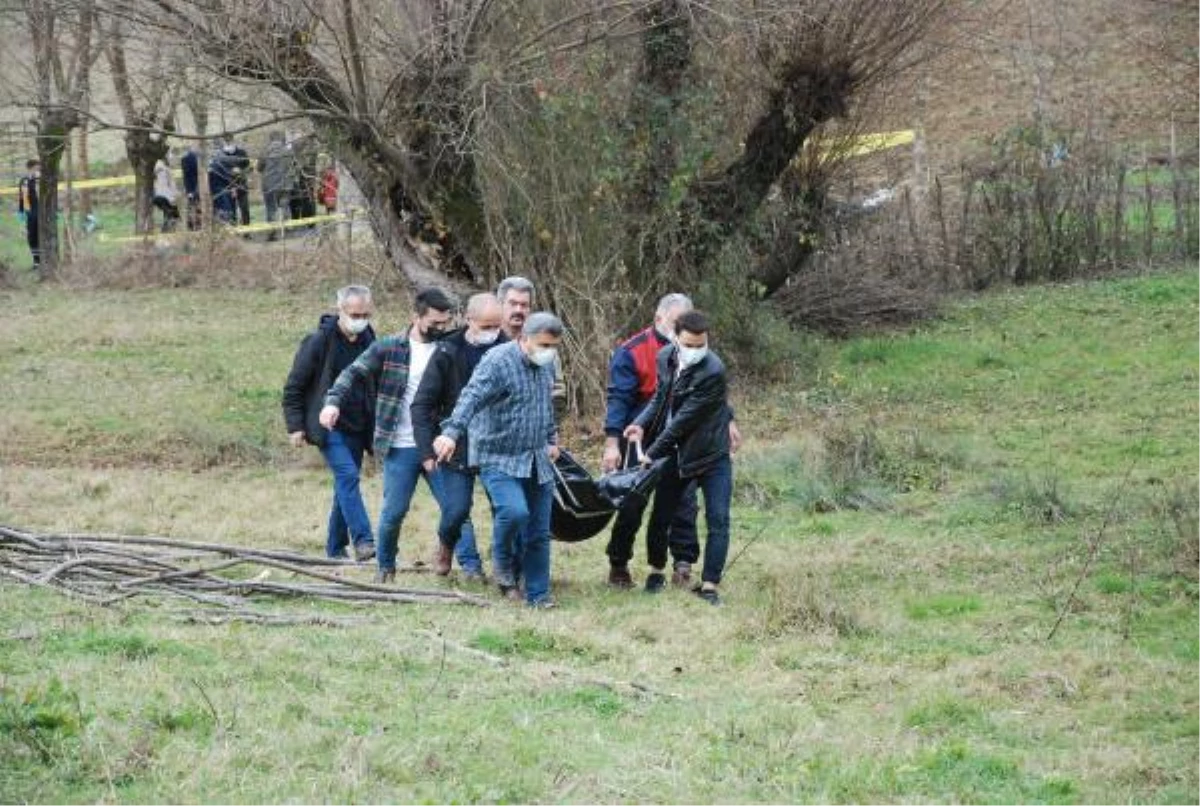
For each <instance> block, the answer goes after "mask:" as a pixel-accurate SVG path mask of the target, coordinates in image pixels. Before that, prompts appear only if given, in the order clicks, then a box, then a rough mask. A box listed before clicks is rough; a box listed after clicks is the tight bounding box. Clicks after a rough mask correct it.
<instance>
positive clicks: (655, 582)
mask: <svg viewBox="0 0 1200 806" xmlns="http://www.w3.org/2000/svg"><path fill="white" fill-rule="evenodd" d="M666 587H667V578H666V576H665V575H663V574H659V573H654V574H650V575H649V576H647V577H646V587H645V589H644V590H645V592H646V593H662V592H663V590H665V589H666Z"/></svg>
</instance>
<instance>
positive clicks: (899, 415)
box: [0, 269, 1200, 803]
mask: <svg viewBox="0 0 1200 806" xmlns="http://www.w3.org/2000/svg"><path fill="white" fill-rule="evenodd" d="M331 283H332V281H331ZM1198 293H1200V289H1198V283H1197V275H1196V272H1195V270H1194V269H1189V270H1186V271H1181V272H1178V273H1172V274H1163V275H1155V276H1147V277H1139V278H1130V279H1119V280H1110V281H1104V282H1094V283H1087V284H1077V285H1071V286H1061V287H1043V288H1026V289H1020V290H1013V291H1007V292H1003V293H997V294H990V295H987V296H981V297H973V298H970V299H967V300H964V301H963V302H961V303H960V304H958V305H956V306H953V307H952V309H951V310H950V311H949V312H948V314H947V316H946V317H945V318H944V319H943V320H941V321H939V322H936V323H931V324H929V325H927V326H925V327H923V328H921V329H920V330H917V331H914V332H911V333H908V334H903V335H895V336H880V337H873V338H863V339H858V340H854V341H849V342H843V343H826V344H820V345H817V349H819V351H820V355H819V356H817V357H815V358H809V359H806V361H805V365H807V366H816V367H819V368H820V369H819V371H818V372H817V373H815V374H812V375H809V376H806V377H798V378H796V379H795V380H794V382H792V383H790V384H787V385H783V386H779V387H776V388H772V389H749V388H746V386H745V385H743V386H742V387H741V388H740V390H739V391H740V399H739V400H738V401H737V402H738V406H739V412H740V414H739V419H740V420H741V421H742V424H743V429H744V431H745V432H746V434H747V445H746V447H745V448H744V450H743V452H742V453H741V454H740V455H739V457H738V459H737V462H736V474H737V479H736V491H735V498H736V501H735V512H734V527H733V536H732V539H733V544H732V548H731V554H730V556H731V559H733V562H732V564H731V566H730V568H729V573H728V576H727V580H726V584H725V585H724V592H725V597H726V603H725V605H724V606H723V607H721V608H711V607H709V606H707V605H705V604H703V603H701V602H699V601H698V600H695V598H694V597H691V596H688V595H685V594H684V593H682V592H678V591H672V592H669V593H668V594H666V595H664V596H662V597H657V598H649V597H646V596H644V595H642V594H641V593H637V592H631V593H618V592H612V591H609V590H607V589H606V588H605V587H604V585H603V579H604V574H605V571H606V560H605V557H604V554H603V549H604V539H603V538H597V539H594V540H591V541H588V542H585V543H582V544H576V545H572V546H567V545H561V544H556V545H555V555H554V569H553V570H554V588H555V593H556V596H557V598H558V600H559V602H560V604H561V607H560V608H559V609H558V610H556V611H550V612H530V611H527V610H525V609H523V608H519V607H515V606H511V605H508V604H505V603H503V602H501V601H500V599H499V598H498V597H497V596H495V595H494V594H492V593H491V592H490V591H489V592H488V594H487V595H488V596H489V598H490V600H491V601H492V602H493V606H492V607H489V608H485V609H477V608H469V607H456V606H447V605H442V606H418V605H389V606H380V607H375V608H372V609H369V610H361V609H350V608H339V607H333V606H325V607H319V606H317V605H312V604H304V603H295V602H293V603H290V604H288V603H266V604H264V605H262V606H263V607H267V608H272V609H274V610H277V611H279V612H286V613H304V614H307V613H313V612H321V613H329V614H336V615H339V616H352V617H356V618H362V619H364V623H362V624H361V625H359V626H354V627H347V628H337V627H315V626H313V627H294V626H293V627H264V626H255V625H246V624H229V625H222V626H209V625H196V624H189V623H186V622H185V621H183V620H182V619H181V618H180V614H179V612H178V611H177V610H176V609H175V607H176V605H174V604H172V603H169V602H158V603H152V602H150V601H146V600H143V601H139V600H134V601H133V602H130V603H128V604H125V605H121V606H114V607H111V608H105V609H101V608H95V607H89V606H86V605H83V604H80V603H77V602H73V601H71V600H68V599H64V598H62V597H60V596H59V595H57V594H56V593H54V592H51V591H48V590H43V589H30V588H27V587H24V586H21V585H19V584H16V583H14V582H11V581H7V580H4V581H0V641H2V642H3V643H2V646H3V651H2V652H0V758H2V759H3V762H2V763H0V801H3V802H14V801H39V802H46V801H53V802H77V801H88V802H96V801H105V802H109V801H111V802H146V801H158V802H185V801H186V802H197V801H206V802H207V801H221V802H264V801H269V802H280V801H305V802H310V801H311V802H316V801H322V802H371V801H391V802H478V801H485V802H535V801H536V802H547V801H549V802H613V801H621V802H628V801H637V802H661V801H670V802H693V803H709V802H724V803H730V802H749V801H756V802H811V801H822V802H930V801H946V802H979V803H995V802H1043V803H1097V802H1105V803H1126V802H1138V803H1142V802H1155V803H1195V802H1197V801H1198V800H1200V791H1198V782H1197V762H1198V751H1197V739H1198V735H1200V724H1198V723H1200V720H1198V696H1197V686H1198V660H1200V658H1198V653H1200V647H1198V640H1197V591H1198V588H1197V582H1196V572H1197V566H1196V563H1197V558H1196V548H1197V545H1196V544H1197V534H1196V516H1197V477H1198V476H1200V468H1198V466H1197V464H1198V462H1197V445H1198V442H1200V435H1198V433H1197V431H1198V427H1197V418H1198V405H1197V384H1198V366H1200V356H1198V351H1197V296H1198ZM0 298H2V299H3V301H4V303H5V307H6V310H7V315H6V316H5V318H4V319H3V321H2V322H0V377H2V378H3V379H4V395H3V400H2V402H0V523H5V524H9V525H14V526H18V527H22V528H26V529H31V530H36V531H67V530H70V531H88V532H114V533H122V534H141V533H146V534H164V535H171V536H174V537H179V538H190V539H204V540H214V541H220V542H229V543H238V544H246V545H256V546H277V547H284V548H290V549H300V550H307V551H311V552H313V553H318V552H319V551H320V548H321V546H322V544H323V537H322V524H323V522H324V518H325V514H326V507H327V501H328V495H329V482H328V478H327V475H326V473H325V471H324V470H323V468H322V466H321V464H320V461H319V457H318V456H317V454H316V453H315V451H312V450H311V449H309V450H307V451H293V450H291V449H289V448H288V447H287V446H286V441H285V439H284V434H283V426H282V423H281V418H280V415H279V410H278V398H279V389H280V386H281V385H282V382H283V378H284V376H285V374H286V371H287V368H288V366H289V362H290V360H291V356H292V352H293V350H294V348H295V345H296V343H297V340H298V339H299V337H300V336H301V335H302V333H303V332H304V331H305V330H306V329H308V328H310V327H311V326H312V325H313V323H314V321H315V314H316V312H317V309H318V308H319V307H320V305H321V301H320V300H318V298H317V295H315V294H313V295H311V296H307V297H306V296H302V295H296V294H293V295H288V294H283V293H270V292H247V291H219V290H199V289H183V290H156V291H138V292H128V293H117V292H108V291H79V290H66V289H62V288H59V287H56V286H47V287H41V288H36V289H26V290H20V291H10V292H3V293H0ZM398 323H399V317H398V315H397V311H396V308H394V307H392V306H387V305H386V303H385V307H384V316H383V324H384V326H385V329H390V328H391V327H394V326H396V325H397V324H398ZM573 447H576V448H577V449H578V450H577V452H578V453H583V454H585V455H587V456H588V457H589V459H590V460H591V462H590V463H592V464H594V463H595V462H596V461H597V460H598V455H599V451H598V448H597V446H573ZM366 493H367V497H368V504H369V507H370V509H371V510H372V512H373V513H375V512H377V511H378V504H379V500H380V483H379V478H378V475H375V474H373V475H371V476H370V478H369V479H368V480H367V483H366ZM484 511H485V509H484V507H483V506H482V505H481V506H480V508H479V510H478V512H480V513H482V512H484ZM434 515H435V510H434V507H433V505H432V502H431V501H430V499H429V496H428V495H427V493H425V492H419V493H418V496H417V500H416V502H415V507H414V510H413V512H412V513H411V514H410V516H409V519H408V521H407V522H406V524H405V528H404V531H403V533H402V536H401V557H402V560H403V561H405V562H411V561H412V560H414V559H418V558H424V557H426V556H427V555H428V554H429V552H430V549H431V542H432V535H433V522H434ZM478 520H479V521H480V526H481V531H482V532H483V534H484V535H486V528H485V523H486V520H487V519H486V517H485V516H482V515H481V516H480V517H479V518H478ZM484 542H486V540H484ZM641 550H642V549H641V542H640V541H639V545H638V551H639V554H640V552H641ZM1089 556H1091V557H1092V558H1093V559H1092V561H1091V562H1089V561H1088V557H1089ZM638 570H639V571H642V572H644V569H638ZM352 573H355V574H359V575H361V576H362V577H363V578H364V579H365V578H368V575H369V573H370V570H369V569H367V568H363V569H359V570H355V571H353V572H352ZM639 575H640V574H639ZM0 579H2V578H0ZM404 583H405V584H411V585H428V586H436V585H439V584H448V585H454V584H456V582H455V580H454V579H453V578H451V580H450V581H448V582H440V581H437V580H433V579H431V578H429V577H428V576H423V575H405V577H404ZM1073 591H1074V592H1073ZM1072 592H1073V593H1072ZM1056 622H1059V623H1058V626H1057V629H1055V624H1056ZM1051 632H1054V635H1053V637H1052V638H1051V637H1050V634H1051Z"/></svg>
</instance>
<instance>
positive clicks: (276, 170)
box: [258, 131, 292, 239]
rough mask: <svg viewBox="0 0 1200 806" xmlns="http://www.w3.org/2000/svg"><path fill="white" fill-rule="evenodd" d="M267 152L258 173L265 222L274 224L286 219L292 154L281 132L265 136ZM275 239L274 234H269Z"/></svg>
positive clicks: (260, 163)
mask: <svg viewBox="0 0 1200 806" xmlns="http://www.w3.org/2000/svg"><path fill="white" fill-rule="evenodd" d="M267 140H268V141H267V150H266V151H265V152H264V153H263V156H262V159H260V160H259V161H258V172H259V174H260V175H261V176H262V192H263V203H264V204H266V206H267V221H269V222H271V223H272V224H274V223H276V216H277V215H278V216H279V219H278V220H279V221H282V220H284V219H286V218H287V215H288V196H289V194H290V192H291V177H290V175H289V174H290V171H291V162H292V152H291V150H290V149H289V148H288V146H287V143H285V142H284V139H283V132H281V131H273V132H271V133H270V134H269V135H268V136H267ZM271 238H272V239H274V238H275V233H274V232H272V233H271Z"/></svg>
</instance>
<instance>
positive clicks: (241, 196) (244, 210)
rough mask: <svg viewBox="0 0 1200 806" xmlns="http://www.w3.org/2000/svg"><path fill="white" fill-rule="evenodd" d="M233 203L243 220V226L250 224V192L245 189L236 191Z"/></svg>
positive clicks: (241, 188) (239, 188)
mask: <svg viewBox="0 0 1200 806" xmlns="http://www.w3.org/2000/svg"><path fill="white" fill-rule="evenodd" d="M233 203H234V206H235V207H236V208H237V212H238V217H239V218H240V219H241V223H242V226H245V225H247V224H249V223H250V191H249V190H247V189H246V188H244V187H238V188H235V189H234V193H233Z"/></svg>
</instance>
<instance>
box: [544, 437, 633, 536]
mask: <svg viewBox="0 0 1200 806" xmlns="http://www.w3.org/2000/svg"><path fill="white" fill-rule="evenodd" d="M616 511H617V510H616V507H615V506H613V505H612V504H611V503H609V500H608V499H607V498H605V497H604V496H602V495H600V494H599V492H598V491H597V489H596V482H595V481H594V480H593V479H592V476H591V474H590V473H588V472H587V470H586V469H585V468H584V467H583V465H581V464H579V462H577V461H575V457H574V456H572V455H571V454H570V453H569V452H567V451H565V450H563V449H559V452H558V458H557V459H556V460H554V504H553V507H552V508H551V510H550V536H551V537H553V538H554V539H555V540H561V541H562V542H564V543H578V542H580V541H581V540H587V539H588V538H589V537H595V536H596V535H597V534H599V533H600V532H601V531H602V530H603V529H604V527H606V526H608V522H609V521H611V520H612V516H613V513H614V512H616Z"/></svg>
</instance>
